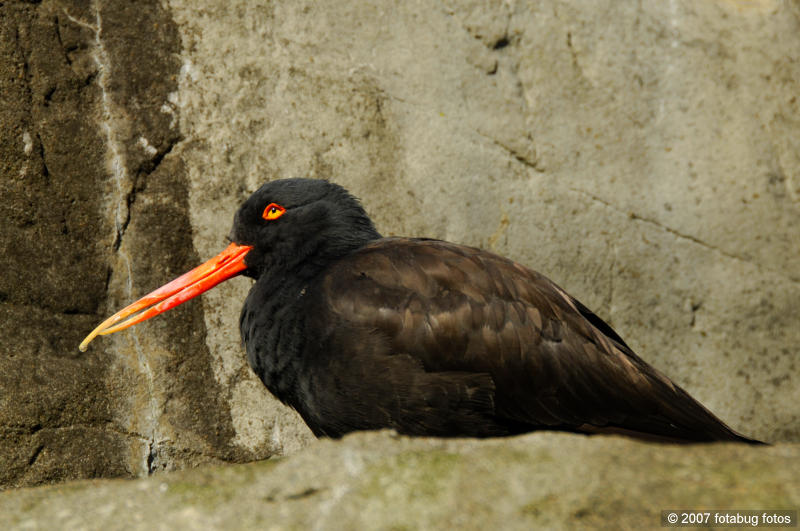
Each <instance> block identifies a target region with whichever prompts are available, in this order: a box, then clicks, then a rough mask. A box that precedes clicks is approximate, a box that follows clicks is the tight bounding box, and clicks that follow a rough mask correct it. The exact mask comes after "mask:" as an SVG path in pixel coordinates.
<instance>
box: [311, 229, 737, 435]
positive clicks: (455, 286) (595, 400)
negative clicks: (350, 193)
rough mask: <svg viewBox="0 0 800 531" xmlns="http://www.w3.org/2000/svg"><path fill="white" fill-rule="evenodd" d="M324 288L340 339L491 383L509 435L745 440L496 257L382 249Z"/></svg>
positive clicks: (559, 296) (450, 248) (568, 300)
mask: <svg viewBox="0 0 800 531" xmlns="http://www.w3.org/2000/svg"><path fill="white" fill-rule="evenodd" d="M320 288H321V296H322V297H323V298H324V299H325V301H326V304H327V305H328V307H329V309H330V312H331V313H332V314H333V319H332V321H331V322H335V323H337V326H338V327H339V328H340V332H339V333H340V334H352V333H353V331H354V330H360V331H365V330H366V331H368V332H369V333H371V334H376V335H377V336H379V337H380V338H381V341H383V343H382V344H383V345H385V344H386V342H388V351H389V352H388V354H390V355H401V356H409V357H410V358H413V359H414V360H417V362H418V363H419V364H421V367H420V370H421V371H424V372H425V373H426V374H429V375H436V374H472V375H475V374H478V375H489V376H490V377H491V380H492V381H493V383H494V390H493V391H494V397H493V407H494V415H495V420H496V421H497V422H500V423H506V424H507V426H509V429H508V432H509V433H511V432H519V431H521V430H527V429H535V428H540V427H550V428H556V429H570V430H576V431H587V432H593V431H598V428H601V429H604V428H619V429H621V430H629V431H632V432H638V433H645V434H654V435H658V436H663V437H669V438H675V439H685V440H720V439H721V440H730V439H739V438H741V436H739V435H738V434H736V433H735V432H733V431H732V430H730V429H729V428H728V427H727V426H725V425H724V424H723V423H722V422H721V421H719V420H718V419H717V418H716V417H714V415H713V414H711V413H710V412H709V411H708V410H706V409H705V408H704V407H703V406H702V405H700V404H699V403H698V402H697V401H695V400H694V399H693V398H691V397H690V396H689V395H688V394H687V393H686V392H685V391H683V390H682V389H681V388H680V387H678V386H676V385H675V384H673V383H672V382H671V381H670V380H669V379H668V378H666V377H665V376H663V375H661V374H660V373H659V372H658V371H656V370H655V369H654V368H652V367H650V366H649V365H648V364H647V363H645V362H644V361H642V360H641V359H640V358H639V357H638V356H636V355H635V354H634V353H633V352H632V351H631V350H630V348H628V347H627V345H626V344H625V343H624V342H623V340H622V339H621V338H620V337H619V336H618V335H617V334H616V333H615V332H614V331H613V330H612V329H611V327H609V326H608V325H607V324H606V323H605V322H603V321H602V320H601V319H600V318H598V317H597V316H595V315H594V314H593V313H591V312H590V311H589V310H588V309H586V307H585V306H583V305H582V304H580V303H579V302H578V301H577V300H575V299H574V298H572V297H571V296H569V295H568V294H567V293H565V292H564V291H563V290H562V289H561V288H559V287H558V286H557V285H555V284H554V283H553V282H551V281H550V280H548V279H547V278H545V277H544V276H542V275H540V274H538V273H536V272H535V271H532V270H530V269H527V268H525V267H523V266H521V265H520V264H517V263H515V262H512V261H510V260H507V259H504V258H502V257H499V256H497V255H494V254H492V253H489V252H486V251H482V250H479V249H474V248H470V247H465V246H459V245H455V244H451V243H447V242H441V241H436V240H422V239H404V238H386V239H382V240H379V241H377V242H374V243H372V244H370V245H368V246H366V247H365V248H363V249H361V250H359V251H358V252H357V253H354V254H353V255H351V256H349V257H347V258H345V259H343V260H341V261H339V262H338V263H337V264H336V265H335V266H334V267H333V268H332V269H331V270H330V271H329V272H328V273H327V274H326V275H325V277H324V278H323V279H322V285H321V286H320ZM336 333H337V332H336V331H334V332H333V335H334V336H335V335H336ZM364 359H366V357H364ZM386 370H387V371H388V370H390V369H386Z"/></svg>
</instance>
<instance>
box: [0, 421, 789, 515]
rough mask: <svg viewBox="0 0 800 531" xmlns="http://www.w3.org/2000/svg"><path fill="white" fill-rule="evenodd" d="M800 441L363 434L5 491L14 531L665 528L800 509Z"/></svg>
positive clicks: (3, 503) (2, 504)
mask: <svg viewBox="0 0 800 531" xmlns="http://www.w3.org/2000/svg"><path fill="white" fill-rule="evenodd" d="M798 459H800V445H797V444H791V445H790V444H785V445H781V446H779V447H772V448H752V447H744V446H741V445H731V444H721V445H715V446H697V447H695V448H693V449H692V451H690V452H687V451H686V450H685V449H684V448H682V447H680V446H661V445H657V444H644V443H637V442H634V441H630V440H625V439H616V438H603V437H595V438H586V437H581V436H575V435H567V434H536V435H528V436H525V437H519V438H514V439H508V440H494V441H475V440H472V441H469V440H461V441H443V440H434V439H408V438H397V437H394V436H392V435H391V434H389V433H362V434H356V435H352V436H348V437H346V438H345V439H344V440H342V441H341V442H332V441H329V440H328V441H320V442H319V443H316V444H314V445H312V446H311V447H310V448H307V449H306V450H304V451H302V452H301V453H299V454H298V455H294V456H291V457H289V458H285V459H282V460H269V461H264V462H261V463H253V464H248V465H235V466H227V467H204V468H202V469H196V470H191V471H183V472H175V473H170V474H165V475H161V476H158V477H152V478H147V479H140V480H136V481H121V480H104V481H85V482H76V483H71V484H69V485H62V486H57V487H41V488H38V489H20V490H17V491H9V492H5V493H0V526H2V527H3V528H4V529H62V528H68V529H103V530H105V529H122V528H124V529H165V530H167V529H491V528H496V529H658V528H660V524H661V511H662V510H667V509H679V510H680V509H683V510H686V509H705V510H717V509H730V508H745V507H747V508H753V509H762V510H778V509H790V510H791V509H796V508H797V506H798V504H800V482H798V479H797V476H796V474H795V473H794V468H796V467H794V465H795V464H796V463H797V460H798Z"/></svg>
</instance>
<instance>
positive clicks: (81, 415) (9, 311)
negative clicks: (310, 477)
mask: <svg viewBox="0 0 800 531" xmlns="http://www.w3.org/2000/svg"><path fill="white" fill-rule="evenodd" d="M776 36H780V38H776ZM0 47H2V53H0V73H2V75H0V95H1V96H0V135H2V141H0V150H2V158H0V160H2V166H0V171H2V175H0V195H1V197H2V201H0V249H1V250H2V252H0V261H2V262H0V266H2V271H3V274H2V275H0V330H2V334H3V338H4V341H3V343H2V347H0V486H21V485H32V484H38V483H43V482H53V481H59V480H63V479H69V478H83V477H97V476H137V475H146V474H149V473H152V472H154V471H159V470H168V469H173V468H183V467H186V466H190V465H195V464H199V463H203V462H219V461H246V460H252V459H258V458H264V457H268V456H270V455H283V454H286V453H292V452H294V451H296V450H297V449H299V448H301V447H302V446H304V445H306V444H308V442H309V441H311V440H312V437H311V436H310V434H309V432H308V430H307V429H306V428H305V427H304V426H303V425H302V422H301V421H299V419H298V418H297V416H296V415H295V414H294V413H293V412H291V411H289V410H287V409H286V408H284V407H283V406H281V405H280V404H278V403H276V401H275V400H274V399H272V398H271V397H270V396H269V394H268V393H267V392H266V391H265V390H264V389H263V388H262V387H261V385H260V383H259V382H258V381H257V380H256V379H255V378H254V377H253V375H252V374H251V373H250V371H249V369H248V368H247V366H246V362H245V360H244V356H243V352H242V349H241V347H240V345H239V338H238V332H237V326H236V323H237V319H238V313H239V306H240V304H241V300H242V299H243V298H244V295H245V293H246V292H247V289H248V288H249V281H248V280H246V279H236V280H233V281H230V282H228V283H226V284H224V285H221V286H220V287H218V288H216V289H215V290H213V291H212V292H209V293H208V294H206V295H204V296H203V298H202V300H196V301H193V302H192V303H191V304H187V305H185V306H183V307H181V308H180V309H177V310H174V311H172V312H170V313H169V314H168V315H165V316H161V317H159V318H158V319H155V320H152V321H149V322H147V323H144V324H142V325H139V326H137V327H135V328H133V329H130V330H129V331H126V332H124V333H121V334H116V335H114V336H110V337H108V338H101V339H99V340H96V341H95V342H94V343H93V344H92V347H91V348H90V349H89V351H88V352H86V353H85V354H81V353H79V352H78V351H77V344H78V343H79V342H80V340H81V338H82V337H83V336H84V335H85V334H86V333H88V332H89V331H90V330H91V329H92V328H93V326H94V325H95V324H96V323H97V322H99V321H100V320H101V319H102V318H103V317H104V316H105V315H107V314H108V313H110V312H112V311H114V310H116V309H118V308H120V307H121V306H123V305H124V304H125V303H127V302H129V301H130V300H132V299H135V298H137V297H138V296H140V295H142V294H144V293H146V292H148V291H150V290H151V289H153V288H155V287H157V286H159V285H161V284H163V283H164V282H165V281H167V280H169V279H171V278H173V277H174V276H177V275H178V274H179V273H181V272H183V271H185V270H187V269H189V268H190V267H192V266H193V265H194V264H196V263H198V262H199V261H200V260H202V259H205V258H208V257H210V256H211V255H213V254H216V253H217V252H218V251H219V250H220V249H221V248H222V247H223V246H224V245H225V240H224V237H225V235H226V234H227V233H228V230H229V228H230V222H231V219H232V214H233V212H234V211H235V209H236V207H237V205H238V204H239V202H241V201H242V200H243V199H244V198H246V197H247V196H248V195H249V193H250V192H251V191H253V190H254V189H256V188H257V187H258V186H259V185H260V184H261V183H263V182H264V181H266V180H269V179H275V178H281V177H292V176H310V177H318V178H326V179H332V180H334V181H336V182H339V183H341V184H343V185H345V186H346V187H348V188H349V189H350V190H351V191H352V192H353V193H355V194H356V195H357V196H359V197H361V198H362V201H363V203H364V205H365V206H366V208H367V210H368V212H370V214H371V215H372V216H373V218H374V219H375V221H376V224H377V225H378V228H379V230H381V231H382V232H383V233H384V234H386V235H392V234H397V235H424V236H430V237H436V238H443V239H449V240H453V241H457V242H461V243H466V244H470V245H477V246H481V247H484V248H488V249H491V250H494V251H496V252H498V253H501V254H504V255H507V256H509V257H511V258H513V259H515V260H518V261H521V262H523V263H525V264H527V265H529V266H531V267H533V268H535V269H537V270H539V271H541V272H543V273H545V274H546V275H548V276H550V277H551V278H553V279H554V280H555V281H557V282H558V283H559V284H560V285H562V286H563V287H564V288H565V289H567V291H569V292H570V293H572V294H573V295H575V296H577V297H578V298H579V299H581V300H582V301H583V302H584V303H585V304H587V305H588V306H589V307H591V308H593V309H594V310H595V311H596V312H597V313H598V314H599V315H601V316H603V317H604V318H606V319H607V320H608V321H609V322H610V323H611V324H612V325H613V326H614V327H615V328H616V329H617V330H618V331H619V332H620V334H621V335H622V336H623V337H624V338H625V339H626V341H627V342H628V343H629V344H630V345H631V346H632V347H633V348H634V349H635V350H636V351H637V352H638V353H639V354H640V355H641V356H642V357H643V358H645V359H646V360H648V361H649V362H651V363H652V364H654V365H655V366H656V367H658V368H660V369H662V370H663V371H664V372H665V373H667V374H668V375H670V376H671V377H672V378H673V379H675V380H676V381H677V382H678V383H679V384H681V385H682V386H684V387H685V388H686V389H687V390H688V391H690V392H691V393H692V394H693V395H694V396H696V397H697V398H698V399H699V400H700V401H702V402H703V403H704V404H706V405H707V406H708V407H709V408H711V409H712V410H713V411H715V412H716V413H717V414H719V415H720V416H721V417H722V418H723V419H725V420H726V421H728V422H729V423H730V424H731V425H732V426H733V427H734V428H736V429H738V430H740V431H743V432H745V433H747V434H749V435H752V436H755V437H759V438H762V439H767V440H770V441H798V440H800V415H799V414H798V408H797V406H796V404H798V403H800V381H799V380H798V373H800V371H798V362H797V354H798V349H797V345H798V344H800V327H799V326H797V323H798V322H799V321H800V302H799V301H800V265H799V263H798V261H797V254H798V251H800V229H798V227H800V112H798V111H800V109H799V107H800V103H798V99H797V98H798V95H799V94H798V92H800V5H799V4H798V3H797V2H778V1H771V0H760V1H755V2H754V1H748V2H745V1H734V0H727V1H723V0H717V1H712V2H703V3H696V2H691V1H688V0H687V1H675V2H668V3H652V4H644V5H640V4H629V3H618V2H611V1H606V2H593V3H585V2H578V1H556V0H548V1H543V2H500V1H497V2H473V3H470V2H450V1H442V2H440V3H435V4H429V3H422V2H418V3H413V2H412V3H408V2H404V3H395V2H381V1H377V0H376V1H374V2H347V1H337V2H322V3H318V2H291V3H275V4H268V3H265V2H255V1H252V0H249V1H247V0H233V1H231V2H226V3H224V4H221V3H219V2H213V1H191V2H189V1H185V0H169V1H165V2H156V1H154V0H152V1H147V2H139V3H136V4H131V3H129V2H124V1H121V0H115V1H101V0H95V1H94V2H81V1H68V0H43V1H41V2H38V3H36V2H33V3H29V2H3V3H0Z"/></svg>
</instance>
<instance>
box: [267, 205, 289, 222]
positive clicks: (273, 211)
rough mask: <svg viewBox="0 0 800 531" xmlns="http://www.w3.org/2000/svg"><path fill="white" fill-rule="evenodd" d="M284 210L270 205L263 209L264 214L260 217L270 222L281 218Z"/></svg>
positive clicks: (278, 206)
mask: <svg viewBox="0 0 800 531" xmlns="http://www.w3.org/2000/svg"><path fill="white" fill-rule="evenodd" d="M284 212H286V209H285V208H283V207H282V206H280V205H278V204H276V203H270V204H269V205H267V208H265V209H264V213H263V214H261V217H262V218H264V219H266V220H267V221H272V220H275V219H278V218H279V217H281V216H282V215H283V214H284Z"/></svg>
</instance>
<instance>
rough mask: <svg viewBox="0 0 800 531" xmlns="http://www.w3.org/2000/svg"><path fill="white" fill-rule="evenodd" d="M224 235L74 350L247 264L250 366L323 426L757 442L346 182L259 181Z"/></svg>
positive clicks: (548, 299) (538, 287)
mask: <svg viewBox="0 0 800 531" xmlns="http://www.w3.org/2000/svg"><path fill="white" fill-rule="evenodd" d="M230 240H231V241H232V242H233V243H231V244H230V245H229V246H228V247H227V248H226V249H225V250H224V251H223V252H222V253H220V254H219V255H218V256H216V257H214V258H212V259H211V260H209V261H208V262H206V263H205V264H203V265H201V266H199V267H197V268H195V269H193V270H192V271H190V272H188V273H186V274H184V275H183V276H181V277H179V278H177V279H175V280H173V281H172V282H170V283H169V284H167V285H165V286H163V287H161V288H159V289H157V290H156V291H154V292H152V293H151V294H149V295H147V296H145V297H143V298H142V299H140V300H139V301H137V302H135V303H133V304H132V305H130V306H128V307H127V308H125V309H123V310H121V311H120V312H118V313H117V314H115V315H113V316H112V317H110V318H109V319H107V320H106V321H105V322H103V323H102V324H101V325H100V326H98V327H97V328H96V329H95V330H94V331H93V332H92V333H91V334H89V335H88V336H87V337H86V339H85V340H84V341H83V343H81V350H85V349H86V346H87V344H88V343H89V342H90V341H91V340H92V339H93V338H94V337H95V336H97V335H98V334H110V333H113V332H116V331H119V330H122V329H124V328H127V327H129V326H131V325H133V324H136V323H138V322H141V321H143V320H145V319H149V318H150V317H152V316H154V315H157V314H159V313H161V312H164V311H166V310H168V309H170V308H173V307H175V306H177V305H179V304H181V303H183V302H185V301H187V300H188V299H191V298H192V297H194V296H196V295H199V294H200V293H202V292H204V291H206V290H208V289H210V288H212V287H213V286H215V285H216V284H218V283H220V282H222V281H224V280H226V279H228V278H230V277H233V276H235V275H238V274H244V275H247V276H249V277H252V278H254V279H256V282H255V284H254V285H253V287H252V289H251V290H250V294H249V295H248V296H247V300H245V303H244V308H243V309H242V313H241V318H240V327H241V333H242V338H243V339H244V343H245V345H246V348H247V359H248V361H249V362H250V366H251V367H252V368H253V370H254V371H255V373H256V374H257V375H258V376H259V378H261V381H263V382H264V385H266V386H267V388H268V389H269V390H270V391H271V392H272V393H273V394H274V395H275V396H276V397H278V398H279V399H280V400H282V401H283V402H285V403H286V404H289V405H290V406H292V407H294V408H295V409H296V410H297V411H298V412H299V413H300V415H302V417H303V419H304V420H305V422H306V423H307V424H308V426H309V427H310V428H311V429H312V430H313V432H314V433H315V434H316V435H318V436H329V437H340V436H342V435H344V434H346V433H348V432H351V431H354V430H374V429H380V428H394V429H395V430H397V431H398V432H400V433H403V434H409V435H432V436H475V437H486V436H501V435H512V434H518V433H523V432H528V431H533V430H539V429H552V430H566V431H573V432H583V433H597V432H617V433H626V434H629V435H632V436H636V437H642V438H655V439H659V440H672V441H745V442H758V441H754V440H752V439H748V438H746V437H744V436H742V435H740V434H738V433H736V432H735V431H733V430H732V429H730V428H729V427H728V426H726V425H725V424H724V423H723V422H722V421H721V420H719V419H718V418H717V417H715V416H714V415H713V414H712V413H711V412H710V411H708V410H707V409H706V408H705V407H703V406H702V405H701V404H700V403H698V402H697V401H696V400H694V399H693V398H692V397H691V396H689V394H688V393H686V392H685V391H684V390H683V389H681V388H680V387H678V386H677V385H675V384H674V383H673V382H672V381H670V380H669V378H667V377H666V376H664V375H662V374H661V373H660V372H658V371H657V370H656V369H654V368H653V367H651V366H650V365H648V364H647V363H645V362H644V361H643V360H642V359H641V358H639V357H638V356H637V355H636V354H634V353H633V351H632V350H631V349H630V348H629V347H628V345H626V344H625V342H624V341H623V340H622V338H621V337H620V336H619V335H617V333H616V332H614V330H612V329H611V327H610V326H609V325H608V324H606V323H605V322H604V321H603V320H602V319H600V318H599V317H597V316H596V315H595V314H593V313H592V312H591V311H590V310H589V309H588V308H586V307H585V306H584V305H583V304H581V303H580V302H578V301H577V300H575V299H574V298H573V297H571V296H570V295H568V294H567V293H566V292H565V291H564V290H562V289H561V288H560V287H558V286H557V285H555V284H554V283H553V282H551V281H550V280H548V279H547V278H545V277H544V276H542V275H540V274H539V273H536V272H535V271H531V270H530V269H527V268H526V267H524V266H522V265H520V264H517V263H515V262H512V261H511V260H507V259H505V258H502V257H500V256H497V255H495V254H492V253H490V252H487V251H483V250H480V249H475V248H472V247H465V246H463V245H456V244H453V243H448V242H443V241H438V240H430V239H423V238H383V237H381V235H380V234H378V232H377V231H376V230H375V227H374V226H373V224H372V221H371V220H370V219H369V217H368V216H367V214H366V213H365V212H364V209H363V208H362V207H361V205H360V204H359V202H358V200H357V199H355V198H354V197H353V196H351V195H350V194H349V193H348V192H347V191H346V190H345V189H344V188H342V187H341V186H338V185H336V184H333V183H330V182H327V181H321V180H312V179H287V180H279V181H273V182H270V183H268V184H266V185H264V186H263V187H261V189H259V190H258V191H257V192H256V193H254V194H253V195H252V196H251V197H250V198H249V199H248V200H247V201H245V203H244V204H243V205H242V207H241V208H240V209H239V211H238V212H237V213H236V217H235V219H234V223H233V230H232V232H231V234H230ZM137 312H139V313H138V314H137ZM125 318H127V319H125ZM123 319H125V320H123Z"/></svg>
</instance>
